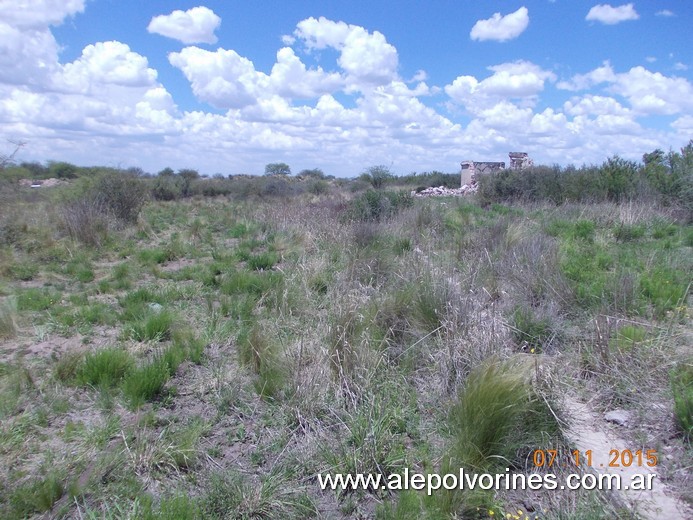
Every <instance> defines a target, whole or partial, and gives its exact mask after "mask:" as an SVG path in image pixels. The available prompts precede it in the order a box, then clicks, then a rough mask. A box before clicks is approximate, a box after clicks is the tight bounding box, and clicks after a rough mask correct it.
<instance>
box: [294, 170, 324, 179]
mask: <svg viewBox="0 0 693 520" xmlns="http://www.w3.org/2000/svg"><path fill="white" fill-rule="evenodd" d="M298 175H299V176H300V177H311V178H313V179H324V178H325V172H323V171H322V170H321V169H320V168H313V169H312V170H301V172H300V173H299V174H298Z"/></svg>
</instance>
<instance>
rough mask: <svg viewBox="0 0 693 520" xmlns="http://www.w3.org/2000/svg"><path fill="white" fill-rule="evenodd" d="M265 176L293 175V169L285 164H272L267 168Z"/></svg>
mask: <svg viewBox="0 0 693 520" xmlns="http://www.w3.org/2000/svg"><path fill="white" fill-rule="evenodd" d="M265 175H291V168H289V165H288V164H286V163H283V162H280V163H270V164H268V165H266V166H265Z"/></svg>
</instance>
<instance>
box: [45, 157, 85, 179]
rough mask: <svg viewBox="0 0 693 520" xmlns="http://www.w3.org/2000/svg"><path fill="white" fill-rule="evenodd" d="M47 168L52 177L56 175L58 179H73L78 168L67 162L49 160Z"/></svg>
mask: <svg viewBox="0 0 693 520" xmlns="http://www.w3.org/2000/svg"><path fill="white" fill-rule="evenodd" d="M48 170H49V171H50V173H51V175H52V176H53V177H57V178H58V179H74V178H75V177H77V171H78V170H79V168H77V166H75V165H74V164H70V163H68V162H62V161H60V162H55V161H51V162H49V163H48Z"/></svg>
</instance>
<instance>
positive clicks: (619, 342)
mask: <svg viewBox="0 0 693 520" xmlns="http://www.w3.org/2000/svg"><path fill="white" fill-rule="evenodd" d="M646 338H647V329H645V328H644V327H638V326H637V325H624V326H623V327H621V328H620V329H618V331H616V335H615V337H614V338H613V339H612V341H611V342H610V345H611V347H612V348H613V349H615V350H617V351H619V352H632V351H633V349H634V348H636V347H637V346H638V345H640V344H642V343H643V342H644V341H645V339H646Z"/></svg>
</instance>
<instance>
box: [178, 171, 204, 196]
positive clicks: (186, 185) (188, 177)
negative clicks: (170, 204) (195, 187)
mask: <svg viewBox="0 0 693 520" xmlns="http://www.w3.org/2000/svg"><path fill="white" fill-rule="evenodd" d="M178 177H179V178H180V179H181V181H180V191H181V195H182V196H183V197H189V196H190V195H191V185H192V182H193V181H194V180H195V179H199V178H200V174H199V172H198V171H197V170H192V169H190V168H183V169H181V170H178Z"/></svg>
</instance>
